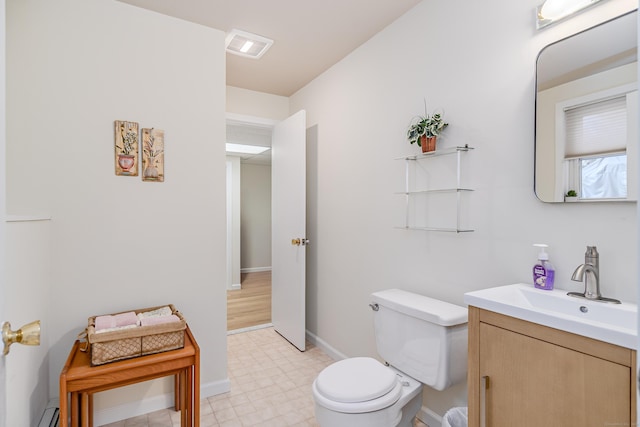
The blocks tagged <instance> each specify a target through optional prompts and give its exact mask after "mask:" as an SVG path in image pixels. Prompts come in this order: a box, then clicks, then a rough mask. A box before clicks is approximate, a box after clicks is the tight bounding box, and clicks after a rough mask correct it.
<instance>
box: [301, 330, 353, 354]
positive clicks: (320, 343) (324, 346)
mask: <svg viewBox="0 0 640 427" xmlns="http://www.w3.org/2000/svg"><path fill="white" fill-rule="evenodd" d="M306 335H307V340H308V341H309V342H310V343H311V344H313V345H315V346H316V347H318V348H319V349H320V350H322V351H324V352H325V353H326V354H327V355H328V356H329V357H330V358H332V359H333V360H342V359H346V358H347V357H348V356H347V355H346V354H344V353H341V352H339V351H338V350H336V349H335V348H333V347H331V346H330V345H329V344H328V343H327V342H326V341H324V340H323V339H322V338H320V337H318V336H317V335H314V334H312V333H311V332H309V331H306Z"/></svg>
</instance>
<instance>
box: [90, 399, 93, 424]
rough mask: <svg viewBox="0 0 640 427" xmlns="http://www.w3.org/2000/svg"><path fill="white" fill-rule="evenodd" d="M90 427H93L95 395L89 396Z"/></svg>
mask: <svg viewBox="0 0 640 427" xmlns="http://www.w3.org/2000/svg"><path fill="white" fill-rule="evenodd" d="M89 427H93V393H91V394H89Z"/></svg>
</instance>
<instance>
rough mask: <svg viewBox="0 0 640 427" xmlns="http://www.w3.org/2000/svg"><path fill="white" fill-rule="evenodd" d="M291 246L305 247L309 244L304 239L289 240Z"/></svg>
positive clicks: (307, 240)
mask: <svg viewBox="0 0 640 427" xmlns="http://www.w3.org/2000/svg"><path fill="white" fill-rule="evenodd" d="M291 244H292V245H293V246H300V245H302V246H307V245H308V244H309V239H305V238H304V237H303V238H295V239H291Z"/></svg>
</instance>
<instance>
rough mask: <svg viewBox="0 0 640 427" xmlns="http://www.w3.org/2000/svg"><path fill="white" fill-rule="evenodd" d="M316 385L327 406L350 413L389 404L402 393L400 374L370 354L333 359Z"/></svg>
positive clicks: (317, 392) (316, 390) (321, 398)
mask: <svg viewBox="0 0 640 427" xmlns="http://www.w3.org/2000/svg"><path fill="white" fill-rule="evenodd" d="M313 388H314V391H315V394H316V398H317V399H318V400H319V403H321V404H322V405H323V406H324V407H326V408H327V409H331V410H334V411H339V412H348V413H363V412H371V411H377V410H379V409H383V408H386V407H388V406H391V405H392V404H394V403H395V402H396V401H397V400H398V399H399V398H400V395H401V394H402V384H401V383H400V381H399V380H398V376H397V374H396V373H395V372H394V371H393V370H391V369H389V368H388V367H386V366H384V365H383V364H382V363H380V362H378V361H377V360H375V359H373V358H371V357H354V358H350V359H344V360H341V361H339V362H336V363H333V364H332V365H330V366H328V367H327V368H325V369H324V370H323V371H322V372H320V374H319V375H318V377H317V378H316V380H315V381H314V383H313Z"/></svg>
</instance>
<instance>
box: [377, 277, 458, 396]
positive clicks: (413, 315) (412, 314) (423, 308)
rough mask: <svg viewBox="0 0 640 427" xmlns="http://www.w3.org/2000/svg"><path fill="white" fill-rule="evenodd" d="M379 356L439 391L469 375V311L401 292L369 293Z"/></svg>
mask: <svg viewBox="0 0 640 427" xmlns="http://www.w3.org/2000/svg"><path fill="white" fill-rule="evenodd" d="M371 300H372V303H373V304H374V307H376V306H375V305H376V304H377V311H375V310H376V308H374V316H373V320H374V330H375V336H376V346H377V349H378V354H379V355H380V356H381V357H382V358H383V359H384V361H385V362H387V363H389V364H390V365H391V366H393V367H394V368H396V369H398V370H400V371H402V372H404V373H405V374H407V375H409V376H410V377H413V378H414V379H416V380H418V381H420V382H422V383H423V384H426V385H428V386H430V387H432V388H434V389H436V390H444V389H446V388H447V387H449V386H451V385H453V384H456V383H458V382H460V381H463V380H464V379H465V378H466V375H467V318H468V311H467V309H466V308H465V307H460V306H458V305H455V304H450V303H448V302H444V301H440V300H437V299H433V298H429V297H425V296H423V295H418V294H415V293H412V292H407V291H403V290H400V289H388V290H385V291H380V292H375V293H373V294H371Z"/></svg>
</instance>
